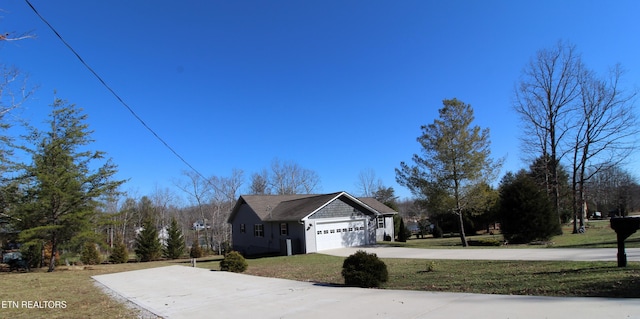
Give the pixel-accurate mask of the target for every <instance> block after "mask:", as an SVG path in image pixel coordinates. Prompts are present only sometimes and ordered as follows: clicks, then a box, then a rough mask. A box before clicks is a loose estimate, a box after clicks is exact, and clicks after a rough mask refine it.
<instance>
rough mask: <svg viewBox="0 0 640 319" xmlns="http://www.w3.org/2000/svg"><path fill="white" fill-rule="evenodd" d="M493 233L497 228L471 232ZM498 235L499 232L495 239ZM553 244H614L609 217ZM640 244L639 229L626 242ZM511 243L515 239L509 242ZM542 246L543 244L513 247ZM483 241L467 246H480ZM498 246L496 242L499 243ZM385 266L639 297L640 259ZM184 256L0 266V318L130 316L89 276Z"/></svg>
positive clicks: (425, 285)
mask: <svg viewBox="0 0 640 319" xmlns="http://www.w3.org/2000/svg"><path fill="white" fill-rule="evenodd" d="M483 238H488V239H492V238H493V239H495V238H500V236H499V235H496V236H491V235H485V236H472V237H470V239H474V240H481V239H483ZM500 239H501V238H500ZM552 242H553V243H554V244H553V245H551V247H574V248H587V247H594V248H595V247H616V235H615V232H614V231H613V230H611V229H610V227H609V223H608V221H602V222H600V221H598V222H591V223H590V224H589V225H588V228H587V233H586V234H571V228H565V234H564V235H562V236H557V237H554V238H553V239H552ZM392 244H394V245H402V246H406V247H415V248H438V247H440V248H451V247H459V246H461V245H460V239H459V238H457V237H453V238H442V239H433V238H429V239H412V240H409V241H408V242H407V243H392ZM626 246H627V247H629V248H631V247H640V233H638V232H637V233H635V234H634V235H632V236H631V237H629V239H627V241H626ZM509 247H510V248H513V247H514V246H509ZM517 247H545V246H526V245H522V246H517ZM482 248H486V247H470V249H482ZM498 248H499V247H498ZM219 260H220V258H211V259H209V260H208V261H207V260H200V261H199V262H198V266H199V267H203V268H209V269H216V270H217V269H219ZM383 260H384V262H385V263H386V264H387V267H388V269H389V277H390V278H389V281H388V282H387V283H386V284H385V285H384V286H383V288H385V289H403V290H421V291H447V292H467V293H485V294H520V295H539V296H583V297H625V298H640V289H638V287H639V286H640V263H638V262H629V265H628V267H626V268H618V267H616V263H615V262H531V261H464V260H416V259H383ZM247 261H248V263H249V268H248V270H247V271H246V272H245V273H246V274H250V275H257V276H266V277H275V278H284V279H292V280H300V281H308V282H317V283H322V284H329V285H342V283H343V282H344V281H343V279H342V276H341V274H340V272H341V270H342V262H343V261H344V258H341V257H333V256H326V255H321V254H310V255H296V256H290V257H272V258H260V259H248V260H247ZM181 262H182V263H186V261H185V260H182V261H159V262H149V263H127V264H118V265H97V266H90V267H87V268H83V267H58V268H57V270H56V271H55V272H53V273H47V272H45V269H42V270H35V271H33V272H31V273H16V272H12V273H7V272H0V301H4V302H5V304H3V306H5V307H3V308H0V318H34V317H47V318H98V319H100V318H133V317H136V316H137V315H138V311H137V310H136V309H132V308H128V307H127V306H125V305H124V304H122V303H120V302H119V301H117V300H115V299H112V298H109V297H108V296H107V295H106V294H105V293H104V292H103V291H102V290H101V289H100V288H98V287H97V286H96V285H95V284H94V281H93V280H92V279H91V276H94V275H101V274H108V273H115V272H123V271H131V270H138V269H145V268H153V267H162V266H168V265H175V264H180V263H181ZM10 301H18V302H22V301H64V302H65V303H66V308H64V309H23V308H20V309H16V308H8V307H9V305H8V304H7V303H6V302H10Z"/></svg>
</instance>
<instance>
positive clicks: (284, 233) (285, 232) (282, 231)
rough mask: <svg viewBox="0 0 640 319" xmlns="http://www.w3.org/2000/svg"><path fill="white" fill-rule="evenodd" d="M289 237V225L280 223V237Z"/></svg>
mask: <svg viewBox="0 0 640 319" xmlns="http://www.w3.org/2000/svg"><path fill="white" fill-rule="evenodd" d="M287 235H289V224H287V223H280V236H287Z"/></svg>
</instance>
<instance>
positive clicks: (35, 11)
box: [25, 0, 207, 180]
mask: <svg viewBox="0 0 640 319" xmlns="http://www.w3.org/2000/svg"><path fill="white" fill-rule="evenodd" d="M25 2H26V3H27V5H29V7H31V10H33V12H34V13H35V14H36V15H37V16H38V18H40V20H42V22H44V24H46V25H47V26H48V27H49V29H51V31H53V33H54V34H55V35H56V37H58V39H60V41H62V43H63V44H64V45H65V46H66V47H67V48H68V49H69V50H70V51H71V52H72V53H73V54H74V55H75V56H76V58H78V60H79V61H80V63H82V65H84V67H86V68H87V70H89V72H91V74H93V76H95V77H96V79H98V81H100V83H101V84H102V85H103V86H104V87H105V88H106V89H107V90H108V91H109V92H111V94H112V95H113V96H114V97H115V98H116V99H117V100H118V101H119V102H120V104H122V105H123V106H124V107H125V108H126V109H127V110H129V113H131V115H133V117H135V118H136V119H137V120H138V122H140V124H142V126H144V127H145V128H146V129H147V130H148V131H149V132H151V134H153V136H155V138H156V139H158V140H159V141H160V142H161V143H162V144H163V145H164V146H165V147H166V148H167V149H169V151H171V153H173V155H175V156H176V157H178V158H179V159H180V160H181V161H182V162H183V163H184V164H185V165H187V166H188V167H189V168H190V169H191V170H193V171H194V172H195V173H196V174H198V175H199V176H200V177H202V178H203V179H204V180H207V178H206V177H204V175H202V174H201V173H200V172H199V171H198V170H197V169H195V168H194V167H193V166H191V164H189V162H187V160H185V159H184V157H182V156H181V155H180V154H178V152H177V151H176V150H175V149H173V147H171V146H170V145H169V143H167V142H166V141H165V140H164V139H162V137H160V135H158V134H157V133H156V132H155V131H154V130H153V129H151V127H149V125H147V123H145V122H144V120H142V118H141V117H140V116H138V114H137V113H136V112H135V111H134V110H133V109H132V108H131V107H130V106H129V105H128V104H127V103H126V102H125V101H124V100H123V99H122V98H121V97H120V96H119V95H118V93H116V92H115V91H114V90H113V89H112V88H111V87H110V86H109V85H108V84H107V82H105V81H104V80H103V79H102V77H101V76H100V75H98V73H97V72H96V71H94V70H93V69H92V68H91V67H90V66H89V65H88V64H87V62H85V61H84V59H83V58H82V57H81V56H80V54H78V52H77V51H76V50H75V49H73V47H72V46H71V45H70V44H69V43H68V42H67V41H65V39H64V38H62V36H61V35H60V33H58V31H56V29H55V28H54V27H53V26H52V25H51V24H50V23H49V22H48V21H47V20H46V19H45V18H44V17H43V16H42V15H41V14H40V13H39V12H38V10H37V9H36V8H35V7H34V6H33V5H32V4H31V2H30V1H29V0H25Z"/></svg>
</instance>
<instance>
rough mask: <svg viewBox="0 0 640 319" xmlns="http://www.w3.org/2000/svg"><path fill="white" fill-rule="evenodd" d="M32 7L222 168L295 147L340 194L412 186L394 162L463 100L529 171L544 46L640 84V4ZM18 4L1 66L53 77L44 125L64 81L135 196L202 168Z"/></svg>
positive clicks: (42, 80)
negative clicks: (525, 137) (520, 114)
mask: <svg viewBox="0 0 640 319" xmlns="http://www.w3.org/2000/svg"><path fill="white" fill-rule="evenodd" d="M31 3H32V4H33V5H34V6H35V7H36V8H37V9H38V11H39V12H40V14H42V16H44V17H45V18H46V19H47V20H48V21H49V23H51V25H53V26H54V27H55V28H56V29H57V31H58V32H59V33H60V34H61V35H62V37H63V38H65V40H66V41H67V42H69V44H70V45H71V46H72V47H73V48H74V49H75V50H76V51H77V52H78V53H79V54H80V55H81V56H82V57H83V58H84V60H85V61H86V62H87V63H88V64H89V65H90V66H91V67H92V68H93V69H94V70H95V71H96V72H97V73H98V74H99V75H100V76H101V77H102V78H103V79H104V80H105V81H106V82H107V83H108V84H109V85H110V86H111V88H112V89H113V90H115V91H116V92H117V93H118V95H119V96H120V97H121V98H122V99H123V100H124V101H125V102H126V103H127V104H128V105H129V106H130V107H131V108H133V110H134V111H135V112H136V113H137V114H138V115H139V116H140V117H141V118H142V119H143V120H144V121H145V122H146V123H147V124H148V125H149V126H150V127H151V128H152V129H153V130H154V131H155V132H156V133H157V134H158V135H159V136H161V137H162V138H163V139H164V140H165V141H166V142H167V143H168V144H169V145H171V146H172V147H173V148H174V149H175V150H176V151H177V152H178V153H179V154H180V155H181V156H183V157H184V158H185V159H186V160H187V161H188V162H189V163H190V164H191V165H192V166H193V167H195V168H196V169H197V170H198V171H200V172H201V173H202V174H204V175H205V176H211V175H216V176H228V175H230V174H231V171H232V169H234V168H236V169H242V170H243V171H244V172H245V177H246V182H245V187H248V184H249V177H250V175H251V173H254V172H258V171H259V170H261V169H263V168H268V167H269V165H270V163H271V161H272V160H273V159H274V158H279V159H280V160H284V161H294V162H296V163H298V164H300V165H301V166H303V167H305V168H308V169H311V170H314V171H316V172H317V173H318V175H319V176H320V178H321V191H323V192H334V191H339V190H346V191H349V192H356V190H357V188H356V186H355V183H356V182H357V179H358V174H359V173H360V172H361V171H363V170H365V169H372V170H374V171H375V173H376V175H377V176H378V177H379V178H380V179H381V180H382V181H383V183H384V184H385V185H386V186H392V187H394V188H395V189H396V193H397V194H398V195H400V196H401V197H409V196H410V193H409V192H408V191H407V190H406V189H404V188H403V187H401V186H399V185H397V184H396V182H395V173H394V169H395V168H396V167H398V165H399V163H400V162H401V161H410V159H411V156H412V155H413V154H414V153H417V152H419V151H420V148H419V144H418V143H417V142H416V137H417V136H418V135H419V134H420V126H421V125H424V124H430V123H432V122H433V120H434V119H435V118H436V117H437V110H438V109H439V108H440V107H441V106H442V100H443V99H448V98H453V97H456V98H458V99H460V100H462V101H464V102H466V103H469V104H471V105H472V107H473V108H474V110H475V115H476V122H475V124H477V125H479V126H481V127H483V128H485V127H486V128H489V129H490V133H491V142H492V147H491V149H492V155H493V156H494V157H496V158H499V157H505V158H506V161H505V165H504V168H503V171H507V170H511V171H513V170H517V169H519V168H523V167H526V166H528V164H526V163H523V162H522V160H521V157H522V156H521V152H520V144H519V140H518V135H519V126H520V125H519V123H518V119H517V116H516V115H515V113H514V112H513V111H512V108H511V100H512V97H513V88H514V85H515V84H516V82H517V81H518V78H519V76H520V74H521V71H522V69H523V68H524V67H525V65H526V64H527V63H528V61H529V60H530V59H531V57H533V56H534V55H535V53H536V51H538V50H540V49H543V48H549V47H552V46H553V45H555V44H556V43H557V41H558V40H565V41H570V42H572V43H573V44H575V45H576V46H577V49H578V51H580V52H581V53H582V57H583V60H584V62H585V63H586V64H587V65H588V66H589V67H591V68H592V69H594V70H596V71H598V72H605V71H606V70H607V68H608V67H610V66H612V65H614V64H616V63H620V64H622V66H623V67H624V68H625V69H626V70H627V71H628V72H627V74H626V76H625V78H624V79H625V81H626V82H625V86H626V87H627V88H633V87H637V86H638V85H639V84H640V58H639V57H640V38H639V37H638V35H639V34H640V24H638V23H637V14H638V12H640V3H639V2H637V1H613V2H605V1H490V0H488V1H426V0H422V1H180V2H178V1H153V2H151V1H122V0H116V1H64V0H62V1H55V2H53V1H44V0H31ZM0 9H1V10H2V11H1V12H0V31H2V32H3V33H5V32H16V33H18V34H19V33H22V32H28V31H30V32H31V33H32V34H35V35H36V36H37V37H36V38H35V39H27V40H22V41H13V42H5V43H3V44H0V62H2V63H5V64H13V65H15V66H17V67H19V68H20V69H21V70H22V71H24V72H25V73H28V74H29V81H30V84H32V85H37V86H38V89H37V91H36V92H35V95H34V96H33V98H32V99H31V100H30V101H29V103H27V104H26V105H25V107H24V108H23V109H22V110H21V111H20V112H19V116H20V117H21V118H24V119H27V120H28V121H30V122H31V123H33V124H34V125H37V124H38V123H41V122H42V121H43V119H44V118H45V116H46V115H47V114H48V113H49V111H50V108H49V107H48V105H49V104H51V102H52V100H53V98H54V94H53V92H54V91H57V96H58V97H60V98H64V99H66V100H68V101H69V102H71V103H75V104H76V105H78V106H80V107H82V108H83V109H84V111H85V112H86V113H87V114H88V115H89V124H90V126H91V128H92V129H93V130H95V133H94V134H93V137H94V139H95V140H96V142H95V144H94V148H95V149H98V150H102V151H105V152H107V154H108V156H109V157H111V158H112V159H113V160H114V162H115V163H116V164H118V166H119V173H118V177H119V178H121V179H130V181H129V182H128V183H127V184H126V185H125V186H124V187H123V189H124V190H126V191H130V192H131V193H132V194H133V195H137V196H142V195H150V194H151V193H153V192H154V190H155V189H156V188H161V189H163V188H170V189H174V188H175V187H174V181H176V180H179V179H184V177H183V176H182V171H184V170H188V167H187V166H185V165H184V164H183V163H182V162H181V161H180V160H179V159H178V158H177V157H175V156H174V155H173V154H172V153H171V152H170V151H169V150H168V149H167V148H165V147H164V146H163V145H162V143H160V142H159V141H158V140H157V139H156V138H155V137H154V136H153V135H152V134H151V133H150V132H149V131H147V130H146V129H145V128H144V127H143V126H142V125H141V124H140V123H139V122H138V121H137V120H136V119H135V118H134V117H133V116H132V115H131V114H130V113H129V111H128V110H126V109H125V108H124V107H123V106H122V105H121V104H120V103H119V102H118V101H117V100H116V99H115V98H114V97H113V96H112V95H111V93H109V92H108V91H107V90H106V89H105V88H104V87H103V86H102V85H101V84H100V83H99V82H98V81H97V80H96V79H95V78H94V77H93V75H91V74H90V73H89V71H88V70H87V69H86V68H85V67H84V66H82V65H81V64H80V62H79V61H78V60H77V58H76V57H75V56H74V55H73V54H72V53H71V52H70V51H69V50H68V49H67V48H66V47H65V46H64V45H63V44H62V43H61V42H60V40H59V39H57V38H56V37H55V35H54V34H53V33H52V32H51V31H50V30H49V29H48V28H47V26H46V25H45V24H44V23H43V22H42V21H40V20H39V18H38V17H37V16H36V15H35V14H34V13H33V11H32V10H31V9H30V8H29V6H28V5H27V4H26V2H24V1H21V0H8V1H3V2H2V4H0ZM631 162H637V161H636V160H633V159H632V160H631ZM629 170H630V171H631V172H633V173H636V174H637V173H640V170H639V169H638V168H637V166H630V167H629ZM501 175H502V174H501ZM176 192H179V191H177V190H176Z"/></svg>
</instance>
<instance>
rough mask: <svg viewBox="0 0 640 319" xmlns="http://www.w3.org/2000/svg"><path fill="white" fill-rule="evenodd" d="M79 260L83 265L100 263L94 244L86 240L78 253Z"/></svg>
mask: <svg viewBox="0 0 640 319" xmlns="http://www.w3.org/2000/svg"><path fill="white" fill-rule="evenodd" d="M80 261H82V263H83V264H85V265H97V264H99V263H100V261H101V260H100V253H99V252H98V249H96V244H95V243H92V242H87V243H86V244H84V247H83V248H82V254H81V255H80Z"/></svg>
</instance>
